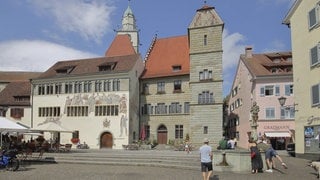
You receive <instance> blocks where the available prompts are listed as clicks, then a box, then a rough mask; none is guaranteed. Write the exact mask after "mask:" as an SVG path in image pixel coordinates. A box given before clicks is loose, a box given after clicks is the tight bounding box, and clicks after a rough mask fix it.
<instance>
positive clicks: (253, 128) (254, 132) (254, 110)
mask: <svg viewBox="0 0 320 180" xmlns="http://www.w3.org/2000/svg"><path fill="white" fill-rule="evenodd" d="M250 112H251V117H252V120H251V124H250V125H251V138H253V140H254V141H257V140H258V133H257V127H258V123H257V121H258V119H259V116H258V113H259V106H258V105H257V102H253V105H252V107H251V111H250Z"/></svg>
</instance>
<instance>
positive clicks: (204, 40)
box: [203, 34, 208, 46]
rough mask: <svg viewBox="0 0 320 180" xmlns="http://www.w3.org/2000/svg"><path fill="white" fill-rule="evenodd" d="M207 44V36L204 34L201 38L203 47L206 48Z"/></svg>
mask: <svg viewBox="0 0 320 180" xmlns="http://www.w3.org/2000/svg"><path fill="white" fill-rule="evenodd" d="M207 44H208V36H207V35H206V34H205V35H204V36H203V45H204V46H206V45H207Z"/></svg>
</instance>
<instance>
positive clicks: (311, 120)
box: [307, 116, 320, 124]
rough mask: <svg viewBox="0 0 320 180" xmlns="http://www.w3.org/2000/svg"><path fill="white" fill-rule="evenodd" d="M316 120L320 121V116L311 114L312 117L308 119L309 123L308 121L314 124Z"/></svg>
mask: <svg viewBox="0 0 320 180" xmlns="http://www.w3.org/2000/svg"><path fill="white" fill-rule="evenodd" d="M314 121H320V117H314V116H310V117H309V118H308V119H307V123H308V124H312V123H313V122H314Z"/></svg>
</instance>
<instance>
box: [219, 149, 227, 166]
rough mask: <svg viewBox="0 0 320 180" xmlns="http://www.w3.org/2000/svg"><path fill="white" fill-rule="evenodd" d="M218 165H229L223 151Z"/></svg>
mask: <svg viewBox="0 0 320 180" xmlns="http://www.w3.org/2000/svg"><path fill="white" fill-rule="evenodd" d="M219 165H220V166H229V164H228V163H227V159H226V152H225V151H223V152H222V162H221V163H220V164H219Z"/></svg>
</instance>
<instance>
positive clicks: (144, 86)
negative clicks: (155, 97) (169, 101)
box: [142, 83, 149, 94]
mask: <svg viewBox="0 0 320 180" xmlns="http://www.w3.org/2000/svg"><path fill="white" fill-rule="evenodd" d="M142 93H143V94H149V84H148V83H143V84H142Z"/></svg>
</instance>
